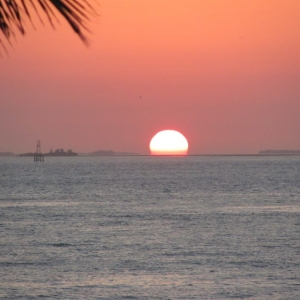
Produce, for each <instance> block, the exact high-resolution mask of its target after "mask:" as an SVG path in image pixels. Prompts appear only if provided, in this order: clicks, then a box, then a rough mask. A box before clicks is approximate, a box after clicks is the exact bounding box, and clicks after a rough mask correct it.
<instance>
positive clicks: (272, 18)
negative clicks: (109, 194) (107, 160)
mask: <svg viewBox="0 0 300 300" xmlns="http://www.w3.org/2000/svg"><path fill="white" fill-rule="evenodd" d="M97 3H98V4H97V5H96V9H97V11H98V13H99V15H100V16H99V18H98V19H96V20H92V21H91V22H90V24H89V26H90V29H91V32H92V33H91V34H88V36H89V38H90V40H91V45H90V47H86V46H85V45H84V44H83V43H82V42H81V40H80V39H79V38H78V36H76V35H75V34H74V33H73V32H72V30H71V29H70V28H69V25H68V24H66V22H65V21H64V20H63V19H62V18H61V17H59V21H60V23H59V24H58V23H55V27H56V28H55V30H53V29H52V27H51V26H50V24H49V23H48V22H47V19H46V17H44V18H43V19H44V23H45V25H42V24H41V23H40V22H39V21H38V20H36V21H35V22H34V25H35V27H36V30H34V29H33V28H32V26H31V24H30V22H28V24H27V26H26V29H27V34H26V36H25V37H23V36H21V35H20V34H17V35H16V39H15V40H13V41H12V44H13V48H12V47H9V48H8V49H9V56H7V55H3V58H2V59H0V64H1V69H0V90H1V93H0V152H3V151H12V152H14V153H22V152H34V151H35V146H36V142H37V140H41V144H42V150H43V152H48V151H49V150H50V149H53V150H54V149H56V148H64V149H65V150H68V149H72V150H73V151H75V152H91V151H96V150H113V151H117V152H121V151H128V152H138V153H140V154H149V153H150V151H149V143H150V140H151V138H152V137H153V136H154V135H155V134H156V133H157V132H158V131H160V130H164V129H173V130H178V131H180V132H181V133H182V134H183V135H184V136H185V137H186V138H187V140H188V142H189V153H190V154H223V153H224V154H245V153H257V152H258V151H260V150H266V149H291V150H298V149H300V17H299V16H300V1H299V0H285V1H281V0H245V1H241V0H126V1H124V0H98V2H97ZM1 39H3V37H2V36H1ZM140 96H142V98H140Z"/></svg>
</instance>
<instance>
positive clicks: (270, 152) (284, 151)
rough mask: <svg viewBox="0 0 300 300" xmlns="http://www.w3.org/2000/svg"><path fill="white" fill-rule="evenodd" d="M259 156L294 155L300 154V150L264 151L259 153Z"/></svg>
mask: <svg viewBox="0 0 300 300" xmlns="http://www.w3.org/2000/svg"><path fill="white" fill-rule="evenodd" d="M259 154H268V155H270V154H282V155H292V154H300V150H263V151H259Z"/></svg>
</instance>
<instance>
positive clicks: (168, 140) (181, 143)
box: [150, 130, 189, 155]
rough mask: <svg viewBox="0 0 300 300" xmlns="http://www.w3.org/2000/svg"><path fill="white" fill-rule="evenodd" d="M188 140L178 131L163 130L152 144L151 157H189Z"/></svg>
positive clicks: (153, 139)
mask: <svg viewBox="0 0 300 300" xmlns="http://www.w3.org/2000/svg"><path fill="white" fill-rule="evenodd" d="M188 147H189V145H188V141H187V139H186V138H185V137H184V136H183V135H182V134H181V133H180V132H178V131H175V130H163V131H160V132H158V133H157V134H156V135H155V136H154V137H153V138H152V139H151V142H150V151H151V155H187V151H188Z"/></svg>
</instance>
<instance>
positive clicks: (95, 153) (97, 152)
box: [89, 150, 139, 156]
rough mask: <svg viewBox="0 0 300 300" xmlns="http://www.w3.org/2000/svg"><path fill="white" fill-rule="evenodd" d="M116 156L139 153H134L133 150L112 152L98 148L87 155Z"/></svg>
mask: <svg viewBox="0 0 300 300" xmlns="http://www.w3.org/2000/svg"><path fill="white" fill-rule="evenodd" d="M114 155H115V156H118V155H122V156H125V155H139V153H134V152H114V151H112V150H99V151H94V152H92V153H90V154H89V156H114Z"/></svg>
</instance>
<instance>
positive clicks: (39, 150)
mask: <svg viewBox="0 0 300 300" xmlns="http://www.w3.org/2000/svg"><path fill="white" fill-rule="evenodd" d="M33 161H34V162H44V155H43V153H42V147H41V142H40V141H37V145H36V150H35V153H34V156H33Z"/></svg>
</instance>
